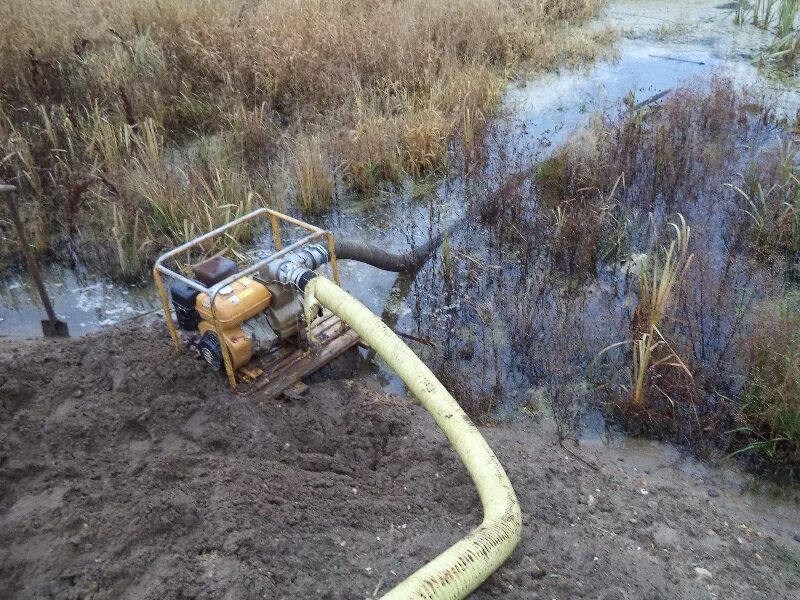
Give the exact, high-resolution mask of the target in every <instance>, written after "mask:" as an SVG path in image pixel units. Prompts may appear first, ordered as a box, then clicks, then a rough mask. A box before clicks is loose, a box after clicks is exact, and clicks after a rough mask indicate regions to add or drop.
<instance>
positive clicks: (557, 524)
mask: <svg viewBox="0 0 800 600" xmlns="http://www.w3.org/2000/svg"><path fill="white" fill-rule="evenodd" d="M0 398H1V399H2V402H1V404H0V586H2V589H3V590H4V593H3V597H4V598H11V599H13V598H59V599H61V598H63V599H78V598H114V599H116V598H137V599H138V598H153V599H155V598H159V599H160V598H198V599H200V598H225V599H250V598H297V597H304V598H308V597H314V598H342V599H344V598H348V599H349V598H354V599H363V598H368V597H373V596H374V595H380V592H385V591H386V590H388V589H389V588H390V587H391V586H392V585H394V584H395V583H397V582H398V581H400V580H401V579H402V578H403V577H405V576H406V575H408V574H409V573H410V572H412V571H413V570H414V569H416V568H418V567H419V566H421V565H422V564H423V563H425V562H426V561H427V560H429V559H430V558H432V557H433V556H434V555H435V554H436V553H437V552H439V551H440V550H443V549H444V548H445V547H447V546H448V545H449V544H451V543H452V542H453V541H455V540H456V539H458V538H459V537H461V536H462V535H464V533H466V531H467V530H469V529H470V528H471V527H472V526H474V525H475V524H476V523H477V522H478V520H479V518H480V506H479V502H478V499H477V496H476V494H475V492H474V490H473V487H472V485H471V483H470V481H469V479H468V477H467V475H466V473H465V471H464V469H463V467H462V466H461V465H460V463H459V462H458V460H457V459H456V457H455V456H454V454H453V452H452V451H451V450H450V448H449V446H448V444H447V442H446V440H445V439H444V437H443V436H442V435H441V434H440V433H439V432H438V431H437V430H436V429H435V426H434V425H433V424H432V421H431V419H430V418H429V416H428V415H427V414H426V413H425V411H424V410H422V409H421V408H419V407H416V406H414V405H413V404H411V403H410V402H409V401H408V400H407V399H405V398H400V397H394V396H387V395H385V394H384V393H382V392H380V391H378V390H377V388H376V387H375V384H374V382H373V381H372V380H371V379H366V380H360V381H355V382H354V381H347V380H345V381H339V382H329V383H325V384H320V385H315V386H313V387H312V388H311V391H310V392H309V394H308V395H307V396H306V397H304V398H303V399H301V400H293V401H289V402H286V401H285V402H281V403H267V402H260V401H259V398H258V396H242V395H236V394H232V393H231V392H230V391H229V390H228V389H227V387H226V383H225V380H224V378H223V377H220V376H218V375H217V374H214V373H210V372H209V371H208V370H207V369H206V368H205V367H204V365H203V364H202V363H200V362H198V361H197V360H195V359H194V358H192V357H191V356H189V355H181V356H178V355H176V354H175V353H174V352H173V351H172V348H171V346H170V345H169V340H168V338H167V336H166V333H165V331H164V329H163V324H159V323H155V324H152V325H149V326H142V325H139V326H136V325H128V326H125V327H119V328H113V329H110V330H108V331H106V332H104V333H102V334H100V335H96V336H92V337H87V338H81V339H74V340H62V341H51V340H48V341H30V342H20V343H19V344H17V343H12V342H11V341H9V340H6V341H4V342H3V347H2V348H0ZM484 431H485V434H486V435H487V438H488V439H489V442H490V444H491V445H492V446H493V447H494V448H495V449H496V451H497V453H498V455H499V457H500V459H501V461H502V462H503V464H504V465H506V467H507V469H508V471H509V474H510V476H511V478H512V481H513V482H514V484H515V486H516V489H517V491H518V493H519V495H520V500H521V502H522V505H523V512H524V515H525V517H524V519H525V532H524V540H523V544H522V546H521V547H520V549H519V550H518V551H517V552H516V553H515V554H514V556H513V557H512V559H511V560H510V561H509V563H508V564H507V565H506V566H505V567H503V568H502V569H501V570H500V571H499V572H498V574H497V575H495V576H494V577H492V578H491V579H490V581H489V582H488V583H487V584H486V585H484V586H483V587H482V588H481V589H480V590H479V591H478V592H477V593H476V594H475V597H477V598H487V597H490V596H491V597H494V596H501V597H503V598H520V599H521V598H526V599H531V598H538V597H541V598H592V599H595V598H604V599H605V600H610V599H611V598H629V599H631V600H632V599H634V598H648V599H651V600H655V599H657V598H711V597H726V598H742V599H745V598H747V599H750V598H790V597H792V594H793V593H794V592H793V591H792V590H796V589H797V586H798V585H800V574H798V569H800V567H798V565H800V561H797V562H792V560H795V561H796V555H794V554H792V553H791V546H789V549H788V550H787V546H786V544H784V543H783V539H782V537H781V535H782V533H783V532H782V528H784V529H785V528H787V527H789V525H787V523H786V522H785V521H780V520H777V521H776V520H775V519H774V518H772V517H769V518H768V517H764V516H763V515H761V516H758V515H755V516H753V515H746V511H745V510H744V508H743V505H742V503H741V500H739V499H738V498H737V497H736V496H735V495H734V494H733V492H731V491H730V490H726V488H724V487H720V490H721V492H720V494H721V496H719V497H716V498H714V499H712V498H710V497H709V496H708V494H707V492H706V490H707V488H706V487H705V486H707V483H706V482H705V481H700V480H697V479H696V478H692V477H689V476H686V475H685V474H683V473H681V472H676V471H675V469H674V468H673V467H672V466H669V465H661V466H659V465H657V464H656V465H652V464H648V463H646V462H641V461H644V460H645V459H644V458H642V457H638V458H637V456H635V455H632V454H630V453H628V454H625V457H626V458H625V460H626V461H628V462H626V463H619V462H618V461H617V458H622V455H620V456H617V455H615V454H613V453H612V454H609V453H608V452H606V453H605V454H604V452H605V451H603V450H601V449H593V450H589V449H580V451H581V452H584V453H586V456H587V457H588V458H589V460H591V461H593V462H594V463H596V464H597V465H598V469H599V470H598V471H595V470H593V469H590V468H588V467H586V466H585V465H583V464H582V463H579V462H578V461H575V460H574V459H573V458H570V455H569V454H567V453H565V452H564V451H563V450H562V449H560V448H559V447H558V446H555V445H553V443H552V437H551V436H549V435H548V434H546V433H543V432H542V430H541V428H540V427H538V426H535V425H533V424H529V425H519V424H517V425H513V426H501V427H492V428H486V429H485V430H484ZM609 452H611V451H609ZM620 452H622V451H620ZM636 460H639V461H640V463H639V466H638V467H637V466H636V464H637V463H636V462H635V461H636ZM645 471H647V472H648V473H649V474H648V475H645V474H644V473H645ZM643 478H647V479H648V480H649V481H648V482H645V483H643V482H642V479H643ZM643 487H648V488H649V492H648V494H647V495H643V494H642V492H641V489H642V488H643ZM751 516H752V518H750V517H751ZM747 519H749V520H747ZM746 523H747V525H746V526H745V524H746ZM743 526H745V527H744V528H743ZM787 539H789V540H791V533H790V534H789V537H788V538H787ZM792 543H794V542H791V541H789V544H792ZM697 569H705V571H702V570H701V571H698V570H697ZM706 572H708V573H710V574H711V576H710V577H708V576H706V574H705V573H706ZM709 594H710V595H709Z"/></svg>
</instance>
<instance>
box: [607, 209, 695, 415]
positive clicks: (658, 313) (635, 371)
mask: <svg viewBox="0 0 800 600" xmlns="http://www.w3.org/2000/svg"><path fill="white" fill-rule="evenodd" d="M678 219H679V222H678V223H670V224H669V226H670V228H671V229H672V230H673V231H674V233H675V238H674V239H673V240H672V241H671V242H670V245H669V246H668V247H666V248H661V249H660V250H659V249H658V247H657V243H654V248H653V250H652V251H651V253H650V255H649V258H648V261H647V266H646V268H644V269H643V270H642V272H641V273H640V276H639V293H638V305H637V307H636V311H635V313H634V317H633V325H632V332H633V340H632V341H630V342H619V343H616V344H612V345H611V346H608V347H607V348H605V349H603V351H602V352H601V353H600V354H601V355H602V354H605V353H606V352H608V351H609V350H611V349H613V348H616V347H620V346H627V345H629V344H630V346H631V349H632V353H631V367H630V387H629V389H628V390H627V392H628V401H627V405H628V407H629V408H632V409H635V410H638V409H641V408H646V404H647V400H648V398H649V395H650V393H651V392H653V393H659V394H662V395H665V396H666V397H667V400H668V401H669V402H670V403H674V400H673V399H672V398H670V397H669V395H667V394H666V393H665V392H664V391H663V390H662V389H660V388H659V386H658V385H657V383H655V381H656V380H657V379H658V377H659V375H660V374H659V371H660V370H661V369H662V368H663V367H670V368H673V369H678V370H680V371H682V372H683V373H685V375H686V376H688V377H689V378H691V377H692V372H691V370H690V369H689V367H688V365H687V364H686V363H685V362H684V360H683V359H681V357H680V356H679V355H678V353H677V352H676V351H675V350H674V349H673V348H672V346H671V345H670V343H669V342H668V341H667V339H666V338H665V337H664V334H663V333H662V329H663V327H662V322H663V321H664V319H665V318H666V316H667V309H668V308H669V306H670V304H671V303H672V302H673V301H674V295H675V291H676V288H677V286H678V285H679V284H680V281H681V279H682V277H683V276H684V274H685V273H686V270H687V269H688V268H689V266H690V264H691V262H692V254H690V253H689V238H690V235H691V228H690V227H689V225H687V223H686V220H685V219H684V217H683V215H680V214H679V215H678Z"/></svg>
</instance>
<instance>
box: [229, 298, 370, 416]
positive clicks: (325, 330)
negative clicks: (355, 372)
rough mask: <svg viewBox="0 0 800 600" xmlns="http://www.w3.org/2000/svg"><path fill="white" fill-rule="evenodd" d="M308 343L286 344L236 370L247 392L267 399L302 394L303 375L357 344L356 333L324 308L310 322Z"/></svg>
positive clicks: (308, 373)
mask: <svg viewBox="0 0 800 600" xmlns="http://www.w3.org/2000/svg"><path fill="white" fill-rule="evenodd" d="M309 337H310V347H309V348H307V349H303V348H298V347H297V346H293V345H292V344H286V345H284V346H283V347H281V348H279V349H278V350H276V351H275V352H273V353H271V354H269V355H268V356H266V357H264V358H261V359H259V358H256V359H255V360H253V361H251V362H250V364H248V365H247V366H246V367H243V368H242V369H239V371H237V379H239V380H240V381H241V382H242V383H244V384H245V385H244V386H243V387H242V390H243V391H244V392H245V393H247V394H258V395H259V396H260V395H262V394H263V395H264V396H265V397H266V398H267V399H268V400H274V399H277V398H280V397H281V396H287V397H293V396H302V395H303V394H305V393H306V391H308V386H306V385H305V384H304V383H303V378H305V377H308V376H309V375H311V374H313V373H315V372H317V371H319V370H320V369H321V368H322V367H324V366H325V365H327V364H328V363H329V362H331V361H332V360H334V359H335V358H337V357H339V356H341V355H342V354H344V353H345V352H347V351H348V350H350V348H353V347H354V346H357V345H359V344H360V342H361V340H360V338H359V337H358V334H357V333H356V332H355V331H353V330H352V329H350V328H349V327H348V326H346V325H345V324H344V323H342V321H341V320H340V319H339V317H337V316H336V315H334V314H333V313H329V312H327V311H326V312H324V313H323V315H322V317H320V318H318V319H317V320H316V321H315V322H314V324H313V325H312V326H311V333H310V336H309Z"/></svg>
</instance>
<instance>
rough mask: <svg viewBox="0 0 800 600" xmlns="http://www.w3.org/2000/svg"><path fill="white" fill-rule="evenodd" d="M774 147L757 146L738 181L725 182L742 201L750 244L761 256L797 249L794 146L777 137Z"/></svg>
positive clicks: (799, 227) (799, 228) (798, 182)
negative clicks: (752, 241) (748, 225)
mask: <svg viewBox="0 0 800 600" xmlns="http://www.w3.org/2000/svg"><path fill="white" fill-rule="evenodd" d="M776 146H777V150H775V149H774V148H773V149H769V150H767V151H761V150H759V151H758V152H757V153H756V154H755V156H754V157H753V158H752V160H751V161H750V164H749V166H748V169H747V171H746V172H745V173H743V174H740V175H739V178H740V179H741V183H740V185H733V184H729V187H731V188H732V189H734V190H735V191H736V192H737V193H738V194H739V196H740V197H741V198H743V199H744V201H745V203H746V204H745V206H744V207H743V209H742V210H743V211H744V212H745V213H746V214H747V216H748V217H749V218H750V225H751V227H752V229H753V237H754V242H755V244H754V246H755V248H756V249H758V251H759V252H760V254H761V256H762V257H766V258H770V257H772V256H773V255H775V254H783V253H786V254H789V255H794V254H795V253H796V252H798V251H800V179H798V174H797V167H796V159H797V148H796V146H795V144H794V142H793V141H792V140H791V139H788V140H785V141H784V140H783V139H780V138H779V139H778V140H777V144H776Z"/></svg>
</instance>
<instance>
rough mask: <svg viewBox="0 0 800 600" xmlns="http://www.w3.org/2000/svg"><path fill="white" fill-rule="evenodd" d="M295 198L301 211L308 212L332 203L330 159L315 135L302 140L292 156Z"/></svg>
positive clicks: (327, 206)
mask: <svg viewBox="0 0 800 600" xmlns="http://www.w3.org/2000/svg"><path fill="white" fill-rule="evenodd" d="M292 163H293V164H292V166H293V168H294V174H295V181H296V182H297V189H296V198H297V203H298V205H299V206H301V207H302V209H303V211H304V212H306V213H309V214H313V213H318V212H320V211H322V210H324V209H327V208H329V207H330V206H331V204H332V203H333V197H334V181H333V177H332V176H331V171H330V167H329V164H330V159H329V158H328V157H327V154H326V151H325V149H324V148H323V146H322V143H321V142H320V139H319V138H318V137H317V136H310V137H309V138H306V139H304V140H302V141H301V142H300V143H299V144H298V146H297V148H296V149H295V151H294V155H293V157H292Z"/></svg>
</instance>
